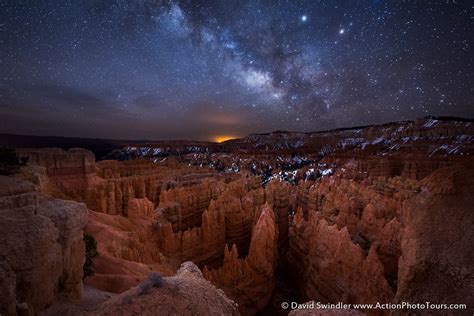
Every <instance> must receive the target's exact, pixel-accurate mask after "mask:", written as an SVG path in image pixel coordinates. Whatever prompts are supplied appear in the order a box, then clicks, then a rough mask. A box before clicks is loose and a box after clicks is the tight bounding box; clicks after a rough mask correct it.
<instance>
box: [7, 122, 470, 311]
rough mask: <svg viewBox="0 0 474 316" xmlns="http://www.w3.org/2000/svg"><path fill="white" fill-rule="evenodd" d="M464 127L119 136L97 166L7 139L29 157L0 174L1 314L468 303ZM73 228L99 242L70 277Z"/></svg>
mask: <svg viewBox="0 0 474 316" xmlns="http://www.w3.org/2000/svg"><path fill="white" fill-rule="evenodd" d="M473 137H474V125H473V122H471V121H469V120H460V119H452V118H433V117H428V118H424V119H418V120H416V121H406V122H399V123H389V124H385V125H378V126H367V127H360V128H352V129H341V130H334V131H328V132H315V133H296V132H274V133H269V134H254V135H250V136H248V137H245V138H243V139H238V140H231V141H227V142H225V143H222V144H214V143H199V142H188V143H186V142H182V141H181V142H159V143H151V144H146V145H144V144H124V145H123V148H118V149H115V150H113V151H111V152H109V153H107V154H106V156H105V157H104V158H107V159H106V160H104V159H103V160H99V161H96V157H95V156H94V154H93V153H92V152H90V151H88V150H84V149H69V150H68V151H65V150H63V149H57V148H56V149H54V148H40V149H38V148H37V149H32V148H29V149H28V148H21V149H17V153H18V154H19V155H20V156H23V157H27V158H28V165H27V166H26V167H23V168H22V170H21V172H20V173H19V174H17V175H15V177H1V178H0V181H1V184H2V186H1V191H0V209H1V210H0V216H2V221H1V225H2V229H1V233H0V234H1V235H0V236H1V239H2V244H3V245H7V246H6V247H2V251H1V252H0V260H1V266H0V273H1V274H2V280H4V281H3V282H2V285H1V287H0V291H1V293H2V294H3V295H2V297H3V299H2V304H1V305H2V310H1V311H0V313H2V314H7V315H10V314H16V313H18V314H23V313H30V314H32V313H36V312H38V311H43V313H46V314H48V313H49V314H54V313H55V312H56V313H58V312H59V311H60V312H61V313H65V312H67V311H69V312H71V313H91V314H104V315H105V314H114V315H115V314H122V315H128V314H133V313H143V314H154V312H156V308H159V309H160V310H161V311H162V312H163V313H164V314H166V313H168V314H201V315H202V314H207V313H212V314H225V315H228V314H238V313H241V314H244V315H247V314H255V313H263V314H286V313H287V312H288V310H283V309H282V308H281V307H280V305H281V303H282V302H285V301H297V302H299V303H303V302H306V301H310V300H313V301H319V302H325V303H338V302H344V303H352V304H354V303H376V302H381V303H396V302H403V301H408V302H413V303H418V302H426V301H430V302H434V303H446V304H451V303H464V304H467V306H468V308H469V310H467V311H464V312H466V313H467V314H469V313H471V314H472V311H473V310H472V308H474V296H473V293H474V291H472V289H473V288H474V271H473V267H474V257H473V254H472V251H470V250H471V248H472V244H473V243H474V230H473V229H472V227H474V214H473V205H474V195H473V194H472V192H474V180H473V179H474V171H473V167H474V144H473ZM97 158H100V157H97ZM83 231H84V232H86V233H87V234H90V235H92V236H93V237H94V238H95V240H96V241H97V249H98V253H99V255H98V256H97V257H95V258H93V265H92V269H93V274H92V275H90V276H87V277H86V278H85V279H84V281H82V277H83V275H82V265H83V263H84V245H83V243H82V233H83ZM189 261H191V262H193V263H190V262H189ZM152 271H153V272H158V273H159V274H160V275H161V276H162V277H163V279H162V280H161V279H160V280H159V281H156V282H155V283H153V284H151V285H150V282H151V281H150V272H152ZM160 278H161V277H160ZM83 282H84V284H85V287H84V288H85V289H89V290H87V291H84V292H83V293H82V294H83V298H82V300H81V299H80V296H81V292H82V291H81V289H82V288H83V284H82V283H83ZM147 282H148V283H147ZM147 284H148V287H149V288H146V286H147ZM144 287H145V288H146V289H145V290H144ZM90 289H94V291H96V292H94V293H96V294H95V297H96V299H89V300H87V299H84V297H86V298H87V297H89V296H90V295H89V294H90V293H91V291H90ZM98 297H99V298H100V299H98ZM211 301H212V302H213V303H212V304H210V303H209V302H211ZM3 303H5V304H3ZM4 306H5V307H4ZM399 312H402V313H403V312H406V311H398V312H397V311H392V313H395V314H397V313H399ZM462 312H463V311H461V313H462ZM349 313H351V314H359V313H366V314H375V315H379V314H380V315H384V314H389V313H390V311H387V310H372V311H369V310H361V311H355V310H353V311H350V312H349Z"/></svg>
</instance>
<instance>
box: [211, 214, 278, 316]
mask: <svg viewBox="0 0 474 316" xmlns="http://www.w3.org/2000/svg"><path fill="white" fill-rule="evenodd" d="M277 244H278V231H277V227H276V223H275V215H274V214H273V211H272V209H271V208H270V207H269V206H268V205H266V206H265V207H264V208H263V210H262V213H261V214H260V217H259V219H258V222H257V224H256V225H255V228H254V231H253V234H252V241H251V243H250V250H249V253H248V256H247V257H245V258H243V259H239V256H238V252H237V251H238V250H237V247H236V245H235V244H233V245H232V248H231V250H230V251H229V249H228V247H227V245H226V248H225V251H224V263H223V265H222V266H221V267H220V268H218V269H216V270H208V269H207V268H206V269H205V270H204V275H205V277H206V279H208V280H210V281H211V282H212V283H214V284H217V285H218V286H219V287H221V288H223V289H224V291H225V292H226V293H227V295H229V296H230V297H232V298H234V299H235V300H236V301H237V302H238V303H239V306H240V310H241V311H242V312H244V313H248V312H249V311H250V312H255V310H260V309H262V308H263V307H265V305H267V303H268V301H269V299H270V296H271V293H272V291H273V287H274V285H275V281H274V272H275V268H276V261H277V257H278V250H277Z"/></svg>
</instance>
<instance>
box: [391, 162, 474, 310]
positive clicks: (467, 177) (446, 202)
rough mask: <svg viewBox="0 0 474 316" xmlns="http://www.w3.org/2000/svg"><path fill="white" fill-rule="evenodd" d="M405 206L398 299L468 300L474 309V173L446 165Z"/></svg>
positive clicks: (443, 302)
mask: <svg viewBox="0 0 474 316" xmlns="http://www.w3.org/2000/svg"><path fill="white" fill-rule="evenodd" d="M420 184H421V193H420V194H419V195H417V196H416V197H414V198H413V199H411V200H409V201H407V203H406V204H405V205H404V208H403V220H404V222H403V224H404V226H403V232H402V240H401V251H402V255H401V257H400V264H399V265H400V270H399V278H398V280H399V287H398V292H397V295H396V297H395V300H396V301H400V302H401V301H416V302H433V303H438V304H453V303H464V304H467V306H468V310H467V311H466V314H468V313H471V314H472V312H473V308H474V292H473V291H472V289H473V288H474V264H473V263H474V254H473V252H472V251H470V249H472V241H473V240H474V229H473V227H474V214H473V205H474V196H473V194H472V192H474V172H473V171H472V168H466V167H451V168H445V169H440V170H438V171H436V172H434V173H433V174H432V175H431V176H429V177H427V178H425V179H424V180H423V181H421V183H420Z"/></svg>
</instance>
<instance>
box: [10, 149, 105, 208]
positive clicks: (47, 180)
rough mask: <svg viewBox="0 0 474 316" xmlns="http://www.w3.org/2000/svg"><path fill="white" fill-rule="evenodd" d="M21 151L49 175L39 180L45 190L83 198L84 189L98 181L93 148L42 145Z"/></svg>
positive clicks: (74, 197) (60, 195) (50, 192)
mask: <svg viewBox="0 0 474 316" xmlns="http://www.w3.org/2000/svg"><path fill="white" fill-rule="evenodd" d="M18 154H19V155H20V156H22V157H25V158H27V159H28V160H27V163H28V165H32V166H39V167H41V168H43V169H44V173H45V175H46V177H43V178H42V180H43V181H42V182H41V183H40V188H41V191H42V192H43V193H46V194H49V195H53V196H56V197H60V198H64V197H69V198H71V199H74V200H81V201H82V199H83V197H84V196H85V192H86V191H87V190H88V189H89V188H90V187H91V186H92V185H94V184H95V183H96V182H97V181H98V178H97V176H96V164H95V156H94V154H93V153H92V152H91V151H88V150H85V149H81V148H73V149H69V150H68V151H65V150H63V149H60V148H41V149H21V150H18Z"/></svg>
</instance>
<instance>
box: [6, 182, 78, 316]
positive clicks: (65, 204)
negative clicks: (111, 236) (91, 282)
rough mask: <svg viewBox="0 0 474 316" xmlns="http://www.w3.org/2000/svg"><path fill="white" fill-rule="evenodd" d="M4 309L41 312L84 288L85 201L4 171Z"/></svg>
mask: <svg viewBox="0 0 474 316" xmlns="http://www.w3.org/2000/svg"><path fill="white" fill-rule="evenodd" d="M0 218H1V220H0V240H1V244H2V247H0V262H1V263H0V275H1V276H2V278H1V279H2V283H1V286H0V293H2V294H3V295H2V296H1V297H0V312H1V313H2V314H6V315H12V314H13V315H14V314H16V313H17V312H18V313H36V312H38V311H39V310H41V309H43V308H45V307H46V306H48V305H49V304H51V303H52V302H53V301H54V299H55V298H56V297H57V295H59V294H61V295H64V296H67V297H71V298H77V297H79V296H80V294H81V292H82V276H83V263H84V243H83V240H82V239H83V232H82V231H83V228H84V226H85V225H86V221H87V209H86V207H85V205H84V204H79V203H76V202H70V201H63V200H57V199H49V198H46V197H45V196H43V195H41V194H39V193H37V192H35V188H34V186H33V185H31V184H29V183H27V182H23V181H20V180H17V179H14V178H9V177H3V176H0Z"/></svg>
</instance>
